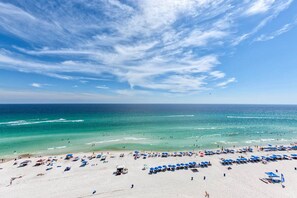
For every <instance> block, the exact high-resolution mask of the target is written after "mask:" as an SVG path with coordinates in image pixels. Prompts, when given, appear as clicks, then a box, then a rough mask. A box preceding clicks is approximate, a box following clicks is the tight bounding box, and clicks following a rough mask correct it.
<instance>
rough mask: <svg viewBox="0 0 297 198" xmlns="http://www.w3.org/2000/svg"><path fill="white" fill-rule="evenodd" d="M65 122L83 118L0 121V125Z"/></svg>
mask: <svg viewBox="0 0 297 198" xmlns="http://www.w3.org/2000/svg"><path fill="white" fill-rule="evenodd" d="M66 122H84V120H67V119H64V118H60V119H55V120H46V119H42V120H39V119H38V120H16V121H9V122H0V125H7V126H21V125H31V124H42V123H66Z"/></svg>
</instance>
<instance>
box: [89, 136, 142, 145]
mask: <svg viewBox="0 0 297 198" xmlns="http://www.w3.org/2000/svg"><path fill="white" fill-rule="evenodd" d="M145 139H147V138H136V137H125V138H119V139H112V140H103V141H98V142H88V143H86V144H87V145H92V144H106V143H112V142H125V141H139V140H145Z"/></svg>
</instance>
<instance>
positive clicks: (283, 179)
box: [281, 174, 285, 183]
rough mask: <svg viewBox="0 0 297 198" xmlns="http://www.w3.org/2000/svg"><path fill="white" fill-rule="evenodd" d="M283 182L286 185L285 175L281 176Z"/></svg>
mask: <svg viewBox="0 0 297 198" xmlns="http://www.w3.org/2000/svg"><path fill="white" fill-rule="evenodd" d="M281 182H282V183H284V182H285V177H284V175H283V174H281Z"/></svg>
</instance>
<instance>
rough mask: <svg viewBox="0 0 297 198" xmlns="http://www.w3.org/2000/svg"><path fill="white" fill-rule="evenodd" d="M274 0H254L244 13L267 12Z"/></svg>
mask: <svg viewBox="0 0 297 198" xmlns="http://www.w3.org/2000/svg"><path fill="white" fill-rule="evenodd" d="M274 2H275V0H254V2H253V3H252V5H251V6H250V7H249V8H248V9H247V10H246V12H245V14H247V15H254V14H259V13H264V12H267V11H268V10H269V9H270V7H271V6H272V5H273V3H274Z"/></svg>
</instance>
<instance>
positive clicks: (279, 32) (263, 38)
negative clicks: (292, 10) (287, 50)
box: [255, 19, 297, 41]
mask: <svg viewBox="0 0 297 198" xmlns="http://www.w3.org/2000/svg"><path fill="white" fill-rule="evenodd" d="M296 24H297V20H296V19H295V20H294V21H293V22H292V23H287V24H285V25H283V26H282V27H281V28H279V29H278V30H276V31H274V32H272V33H269V34H261V35H260V36H258V37H257V38H255V41H268V40H271V39H274V38H276V37H278V36H280V35H282V34H284V33H286V32H288V31H290V30H291V29H292V28H293V27H294V26H296Z"/></svg>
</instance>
